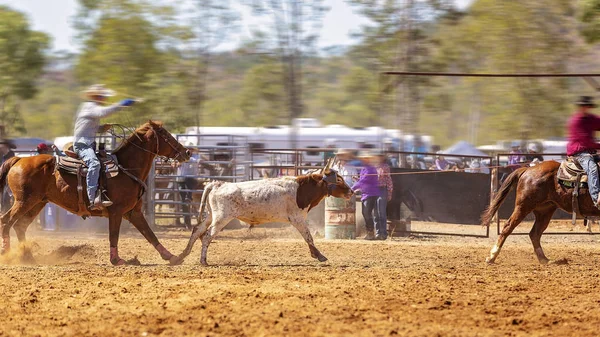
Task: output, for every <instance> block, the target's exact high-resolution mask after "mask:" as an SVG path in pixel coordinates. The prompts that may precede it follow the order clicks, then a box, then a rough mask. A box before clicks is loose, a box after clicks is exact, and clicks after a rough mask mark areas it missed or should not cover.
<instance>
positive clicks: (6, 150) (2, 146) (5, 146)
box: [0, 139, 17, 214]
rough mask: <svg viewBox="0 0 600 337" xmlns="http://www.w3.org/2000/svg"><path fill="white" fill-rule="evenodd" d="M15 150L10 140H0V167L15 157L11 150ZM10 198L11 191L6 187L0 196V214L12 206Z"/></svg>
mask: <svg viewBox="0 0 600 337" xmlns="http://www.w3.org/2000/svg"><path fill="white" fill-rule="evenodd" d="M16 148H17V147H16V146H15V144H14V143H13V142H11V141H10V140H8V139H0V165H2V164H4V162H5V161H7V160H8V159H10V158H12V157H14V156H15V153H14V152H13V150H14V149H16ZM12 198H13V195H12V191H11V190H10V188H8V186H7V187H6V188H4V190H3V191H2V195H0V212H1V213H2V214H4V213H6V212H7V211H8V210H9V209H10V207H11V206H12Z"/></svg>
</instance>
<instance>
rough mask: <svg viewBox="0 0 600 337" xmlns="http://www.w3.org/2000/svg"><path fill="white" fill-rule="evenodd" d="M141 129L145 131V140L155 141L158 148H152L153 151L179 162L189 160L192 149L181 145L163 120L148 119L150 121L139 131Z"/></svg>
mask: <svg viewBox="0 0 600 337" xmlns="http://www.w3.org/2000/svg"><path fill="white" fill-rule="evenodd" d="M139 130H143V131H144V134H143V137H144V139H145V141H147V142H148V143H154V142H155V143H154V144H156V145H155V146H156V148H154V149H152V152H153V153H155V154H156V155H158V156H162V157H166V158H169V159H174V160H177V161H179V162H184V161H187V160H189V159H190V157H191V156H192V153H191V152H190V150H188V149H187V148H186V147H184V146H183V145H181V143H179V142H178V141H177V139H175V137H173V135H171V133H170V132H169V131H167V130H166V129H165V128H164V127H163V125H162V123H161V122H155V121H148V123H146V125H144V126H143V127H142V128H140V129H138V131H139Z"/></svg>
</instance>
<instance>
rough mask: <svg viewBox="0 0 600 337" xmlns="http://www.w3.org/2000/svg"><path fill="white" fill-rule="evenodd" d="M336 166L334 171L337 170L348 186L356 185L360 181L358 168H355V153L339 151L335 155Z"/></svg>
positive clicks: (345, 150) (347, 150) (346, 150)
mask: <svg viewBox="0 0 600 337" xmlns="http://www.w3.org/2000/svg"><path fill="white" fill-rule="evenodd" d="M335 159H337V160H336V161H335V164H334V165H333V167H332V168H333V169H334V170H336V172H337V173H338V175H339V176H341V177H342V178H343V179H344V181H345V182H346V184H348V186H352V185H354V182H356V180H358V168H357V167H356V166H355V164H356V163H355V162H354V160H355V158H354V152H353V151H351V150H349V149H338V150H337V152H336V153H335Z"/></svg>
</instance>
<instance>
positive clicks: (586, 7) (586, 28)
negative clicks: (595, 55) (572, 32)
mask: <svg viewBox="0 0 600 337" xmlns="http://www.w3.org/2000/svg"><path fill="white" fill-rule="evenodd" d="M579 6H580V9H579V12H580V14H579V20H580V21H581V23H582V26H581V34H582V35H583V36H584V37H585V39H586V41H587V42H589V43H595V42H598V41H600V0H581V1H579Z"/></svg>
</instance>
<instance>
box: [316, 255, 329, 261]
mask: <svg viewBox="0 0 600 337" xmlns="http://www.w3.org/2000/svg"><path fill="white" fill-rule="evenodd" d="M317 259H318V260H319V262H325V261H327V258H326V257H325V256H323V255H319V257H317Z"/></svg>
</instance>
